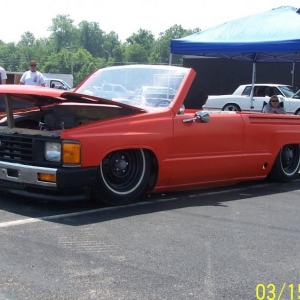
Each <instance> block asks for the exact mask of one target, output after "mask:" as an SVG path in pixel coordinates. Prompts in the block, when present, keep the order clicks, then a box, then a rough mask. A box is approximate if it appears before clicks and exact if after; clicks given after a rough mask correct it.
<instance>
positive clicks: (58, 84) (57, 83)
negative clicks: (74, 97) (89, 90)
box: [45, 78, 72, 90]
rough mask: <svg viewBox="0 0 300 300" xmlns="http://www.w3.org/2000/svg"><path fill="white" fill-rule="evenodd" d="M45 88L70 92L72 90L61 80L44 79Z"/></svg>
mask: <svg viewBox="0 0 300 300" xmlns="http://www.w3.org/2000/svg"><path fill="white" fill-rule="evenodd" d="M45 82H46V87H51V88H55V89H62V90H71V89H72V88H71V87H70V86H69V85H68V84H67V83H66V82H65V81H64V80H62V79H56V78H45Z"/></svg>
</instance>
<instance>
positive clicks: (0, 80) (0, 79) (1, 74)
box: [0, 66, 7, 84]
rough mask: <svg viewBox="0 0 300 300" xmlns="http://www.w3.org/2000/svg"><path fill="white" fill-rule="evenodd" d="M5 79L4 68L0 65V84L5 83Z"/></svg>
mask: <svg viewBox="0 0 300 300" xmlns="http://www.w3.org/2000/svg"><path fill="white" fill-rule="evenodd" d="M6 79H7V75H6V71H5V69H4V68H2V67H1V66H0V84H6Z"/></svg>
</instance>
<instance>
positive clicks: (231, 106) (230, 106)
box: [222, 103, 241, 111]
mask: <svg viewBox="0 0 300 300" xmlns="http://www.w3.org/2000/svg"><path fill="white" fill-rule="evenodd" d="M222 110H228V111H241V109H240V108H239V106H238V105H236V104H233V103H232V104H226V105H225V106H224V107H223V109H222Z"/></svg>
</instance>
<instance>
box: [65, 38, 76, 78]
mask: <svg viewBox="0 0 300 300" xmlns="http://www.w3.org/2000/svg"><path fill="white" fill-rule="evenodd" d="M74 48H75V46H73V43H71V46H67V47H66V49H68V50H70V51H71V75H72V76H73V49H74Z"/></svg>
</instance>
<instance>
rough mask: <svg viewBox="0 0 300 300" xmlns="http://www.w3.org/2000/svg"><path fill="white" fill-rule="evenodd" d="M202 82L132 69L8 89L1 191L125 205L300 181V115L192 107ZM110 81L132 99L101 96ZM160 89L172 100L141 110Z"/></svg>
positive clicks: (0, 126) (176, 71)
mask: <svg viewBox="0 0 300 300" xmlns="http://www.w3.org/2000/svg"><path fill="white" fill-rule="evenodd" d="M195 75H196V74H195V72H194V70H193V69H188V68H181V67H174V66H150V65H132V66H130V65H129V66H120V67H108V68H104V69H100V70H98V71H95V72H94V73H93V74H91V75H90V76H89V77H88V78H87V79H86V80H84V81H83V82H82V83H81V84H80V85H79V86H78V87H77V88H76V89H75V90H74V91H64V90H59V89H51V88H43V87H33V86H24V85H1V86H0V97H1V98H2V100H3V103H4V111H2V112H1V115H0V190H2V191H6V192H8V193H12V194H14V195H20V196H28V197H33V198H42V199H49V200H61V201H68V200H88V199H93V200H95V201H101V202H104V203H107V204H109V205H123V204H128V203H130V202H132V201H135V200H137V199H139V197H140V196H141V195H142V194H143V193H146V192H147V193H149V192H161V191H168V190H184V189H185V190H187V189H199V188H201V187H212V186H221V185H228V184H235V183H238V182H240V181H245V180H257V179H264V178H270V179H272V180H275V181H278V182H289V181H291V180H293V179H294V178H295V177H297V175H298V171H299V165H300V149H299V144H300V118H299V116H295V115H287V114H286V115H275V114H274V115H273V114H262V113H256V112H235V111H205V110H204V111H203V110H199V109H197V108H195V109H192V108H190V109H185V107H184V102H185V100H186V99H187V98H188V97H191V95H194V92H193V91H192V90H191V89H192V86H194V85H193V84H192V83H193V80H194V78H195ZM108 83H111V84H119V85H122V86H124V87H125V88H126V89H127V90H128V91H131V92H132V93H130V95H131V97H130V99H129V98H126V97H124V96H123V97H117V98H114V99H113V100H112V99H108V98H104V97H103V91H102V89H101V87H102V86H103V84H108ZM154 85H157V86H158V87H163V86H164V87H166V88H167V89H166V90H168V88H169V89H171V90H172V91H173V90H174V91H175V95H172V97H168V95H165V94H163V95H161V96H160V97H155V98H152V100H151V101H150V102H142V101H141V99H140V97H138V94H139V93H138V91H140V90H141V89H142V88H143V86H154ZM134 95H136V97H135V96H134ZM20 103H21V104H22V105H20Z"/></svg>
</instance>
